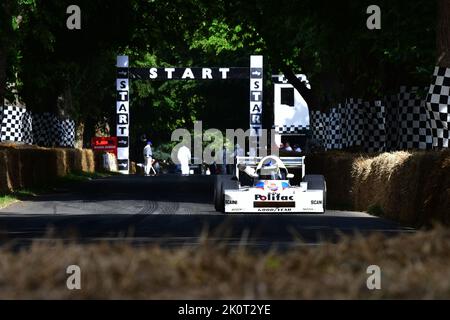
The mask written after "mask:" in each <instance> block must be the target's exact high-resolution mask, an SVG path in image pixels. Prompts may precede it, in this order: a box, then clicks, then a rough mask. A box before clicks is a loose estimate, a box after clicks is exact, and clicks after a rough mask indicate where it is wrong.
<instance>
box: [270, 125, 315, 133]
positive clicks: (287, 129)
mask: <svg viewBox="0 0 450 320" xmlns="http://www.w3.org/2000/svg"><path fill="white" fill-rule="evenodd" d="M274 129H275V132H276V133H279V134H301V133H305V132H306V131H309V126H302V125H282V126H274Z"/></svg>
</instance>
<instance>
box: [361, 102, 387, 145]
mask: <svg viewBox="0 0 450 320" xmlns="http://www.w3.org/2000/svg"><path fill="white" fill-rule="evenodd" d="M364 109H365V117H364V151H366V152H381V151H385V149H386V126H385V118H386V114H385V106H384V105H383V102H382V101H375V102H364Z"/></svg>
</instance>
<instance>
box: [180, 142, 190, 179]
mask: <svg viewBox="0 0 450 320" xmlns="http://www.w3.org/2000/svg"><path fill="white" fill-rule="evenodd" d="M177 158H178V161H179V162H180V165H181V174H182V175H184V176H187V175H189V162H190V161H191V150H190V149H189V148H188V147H186V146H182V147H180V149H178V153H177Z"/></svg>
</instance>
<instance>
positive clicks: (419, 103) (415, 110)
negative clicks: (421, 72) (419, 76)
mask: <svg viewBox="0 0 450 320" xmlns="http://www.w3.org/2000/svg"><path fill="white" fill-rule="evenodd" d="M421 91H422V92H423V94H422V95H421V94H420V93H421ZM426 91H427V88H425V89H423V88H422V90H421V89H420V88H418V87H411V88H407V87H400V93H399V95H398V113H397V128H398V132H397V133H398V138H397V149H400V150H410V149H422V150H425V149H431V148H432V132H431V129H430V121H429V120H430V119H429V113H428V112H427V110H426V107H425V99H424V97H425V92H426Z"/></svg>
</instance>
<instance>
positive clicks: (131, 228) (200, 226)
mask: <svg viewBox="0 0 450 320" xmlns="http://www.w3.org/2000/svg"><path fill="white" fill-rule="evenodd" d="M213 189H214V176H188V177H182V176H178V175H163V176H156V177H143V176H114V177H109V178H104V179H95V180H91V181H88V182H85V183H81V184H79V185H74V186H71V187H70V188H66V189H60V190H55V192H54V193H51V194H46V195H41V196H37V197H32V198H30V199H27V200H24V201H20V202H17V203H14V204H12V205H10V206H8V207H6V208H3V209H1V210H0V243H2V244H5V243H8V244H12V245H16V246H22V245H28V244H30V243H31V242H32V241H48V240H50V239H55V238H56V239H64V240H66V239H70V240H73V239H75V240H76V241H80V242H92V241H103V240H107V241H113V242H114V241H126V242H131V243H133V244H135V245H140V244H145V243H160V244H162V245H170V246H172V245H180V244H183V245H196V244H198V242H199V241H200V240H199V239H200V236H201V235H206V234H207V235H208V237H207V239H208V240H207V241H220V242H225V243H226V244H227V245H241V244H242V243H245V244H246V245H249V246H252V247H258V248H271V247H274V246H275V247H278V248H280V249H282V248H286V247H291V246H296V245H315V244H318V243H320V242H321V241H335V240H336V239H337V238H338V237H339V236H340V235H341V234H349V235H354V234H361V235H366V234H368V233H371V232H377V231H380V232H384V233H387V234H392V235H395V234H398V233H404V232H414V230H412V229H410V228H405V227H402V226H400V225H398V224H397V223H395V222H393V221H389V220H386V219H382V218H378V217H374V216H371V215H369V214H367V213H362V212H351V211H335V210H329V211H327V212H326V213H325V214H307V215H305V214H284V215H280V214H279V215H273V214H232V215H225V214H222V213H216V212H215V211H214V206H213V203H212V199H213Z"/></svg>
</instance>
